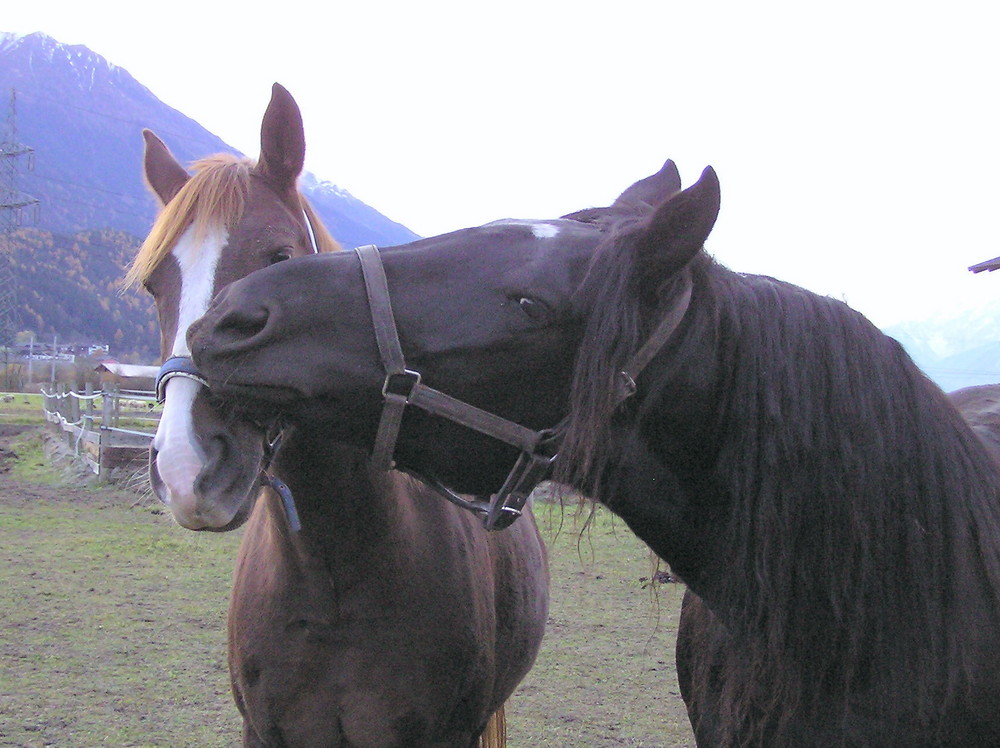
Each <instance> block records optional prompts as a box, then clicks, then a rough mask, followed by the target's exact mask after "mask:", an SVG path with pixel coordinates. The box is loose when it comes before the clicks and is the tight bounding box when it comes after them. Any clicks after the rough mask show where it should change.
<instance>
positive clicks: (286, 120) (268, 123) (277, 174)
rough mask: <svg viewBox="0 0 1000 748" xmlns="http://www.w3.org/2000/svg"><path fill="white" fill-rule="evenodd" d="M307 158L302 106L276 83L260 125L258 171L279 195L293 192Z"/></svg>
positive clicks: (272, 88)
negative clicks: (300, 109)
mask: <svg viewBox="0 0 1000 748" xmlns="http://www.w3.org/2000/svg"><path fill="white" fill-rule="evenodd" d="M305 155H306V136H305V131H304V129H303V127H302V114H301V112H300V111H299V106H298V104H296V103H295V99H293V98H292V95H291V94H290V93H288V91H287V90H285V88H284V86H281V85H280V84H278V83H275V84H274V85H273V86H272V87H271V101H270V103H269V104H268V105H267V111H265V112H264V120H263V122H262V123H261V126H260V158H259V159H258V160H257V167H256V168H257V171H258V172H259V173H260V174H261V175H263V176H264V178H265V179H267V180H268V181H269V182H270V183H271V185H272V186H274V187H275V188H277V189H278V190H279V192H280V191H285V192H294V191H295V189H296V188H295V183H296V181H297V180H298V178H299V174H300V173H301V172H302V166H303V164H304V163H305Z"/></svg>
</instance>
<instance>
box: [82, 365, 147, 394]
mask: <svg viewBox="0 0 1000 748" xmlns="http://www.w3.org/2000/svg"><path fill="white" fill-rule="evenodd" d="M95 371H96V372H97V373H98V374H100V376H101V382H102V383H103V384H104V385H105V386H117V387H118V389H122V390H144V391H148V392H152V391H153V388H154V386H155V384H156V374H157V372H158V371H159V367H157V366H142V365H139V364H119V363H117V362H115V361H105V362H103V363H100V364H98V365H97V366H96V367H95Z"/></svg>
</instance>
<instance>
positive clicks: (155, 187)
mask: <svg viewBox="0 0 1000 748" xmlns="http://www.w3.org/2000/svg"><path fill="white" fill-rule="evenodd" d="M142 138H143V140H144V141H146V151H145V154H144V155H143V173H144V174H145V177H146V184H147V185H149V189H150V190H152V191H153V194H155V195H156V197H157V198H159V200H160V204H161V205H166V204H167V203H169V202H170V201H171V200H173V199H174V195H176V194H177V193H178V192H180V190H181V187H183V186H184V185H185V184H186V183H187V181H188V180H189V179H190V178H191V175H190V174H188V173H187V170H185V168H184V167H183V166H181V165H180V163H178V161H177V159H176V158H174V154H172V153H171V152H170V149H169V148H167V146H166V144H165V143H164V142H163V141H162V140H160V139H159V138H158V137H156V135H155V134H153V131H152V130H143V131H142Z"/></svg>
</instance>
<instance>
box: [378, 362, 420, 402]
mask: <svg viewBox="0 0 1000 748" xmlns="http://www.w3.org/2000/svg"><path fill="white" fill-rule="evenodd" d="M418 384H420V372H418V371H413V370H411V369H403V370H402V371H397V372H392V373H391V374H386V375H385V381H384V382H383V383H382V397H389V395H395V396H397V397H402V398H403V399H404V400H409V399H410V393H412V392H413V390H414V389H415V388H416V386H417V385H418Z"/></svg>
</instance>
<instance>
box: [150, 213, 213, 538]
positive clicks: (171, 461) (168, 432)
mask: <svg viewBox="0 0 1000 748" xmlns="http://www.w3.org/2000/svg"><path fill="white" fill-rule="evenodd" d="M227 239H228V235H227V232H226V231H225V229H223V228H220V229H216V230H211V231H209V232H207V234H206V236H205V238H204V240H203V241H202V242H196V241H195V239H194V232H193V230H192V229H188V230H187V232H185V233H184V235H183V236H182V237H181V238H180V239H179V240H178V242H177V245H176V246H175V247H174V249H173V250H172V254H173V256H174V258H175V259H176V260H177V265H178V266H179V267H180V271H181V296H180V301H179V302H178V310H177V332H176V334H175V336H174V342H173V346H172V348H171V355H173V356H190V355H191V350H190V348H188V344H187V330H188V327H190V326H191V323H192V322H194V321H195V320H196V319H198V318H199V317H201V316H202V315H203V314H204V313H205V310H206V309H208V305H209V303H210V302H211V301H212V291H213V289H214V288H215V272H216V268H217V266H218V264H219V257H220V255H221V254H222V248H223V247H225V246H226V241H227ZM200 387H201V385H200V384H198V383H197V382H194V381H193V380H191V379H188V378H186V377H174V378H172V379H171V380H170V381H168V382H167V385H166V399H165V401H164V403H163V414H162V416H161V417H160V424H159V427H158V428H157V430H156V435H155V437H154V438H153V446H154V448H155V449H156V450H157V456H156V467H157V472H159V474H160V478H161V479H162V481H163V485H164V487H165V488H166V491H167V495H166V496H164V497H162V498H163V499H164V501H166V503H167V504H168V505H169V506H170V509H171V511H172V512H173V514H174V516H175V517H176V518H177V521H178V522H180V523H181V524H182V525H184V526H186V527H187V526H195V525H196V523H195V522H194V520H193V518H194V516H195V515H196V513H197V512H198V511H199V507H198V496H197V494H196V492H195V484H196V482H197V480H198V475H199V474H200V473H201V471H202V469H203V468H204V466H205V462H206V458H205V453H204V451H203V450H202V448H201V445H199V444H198V440H197V438H196V437H195V431H194V417H193V413H192V409H193V406H194V400H195V397H197V395H198V390H199V388H200Z"/></svg>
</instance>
